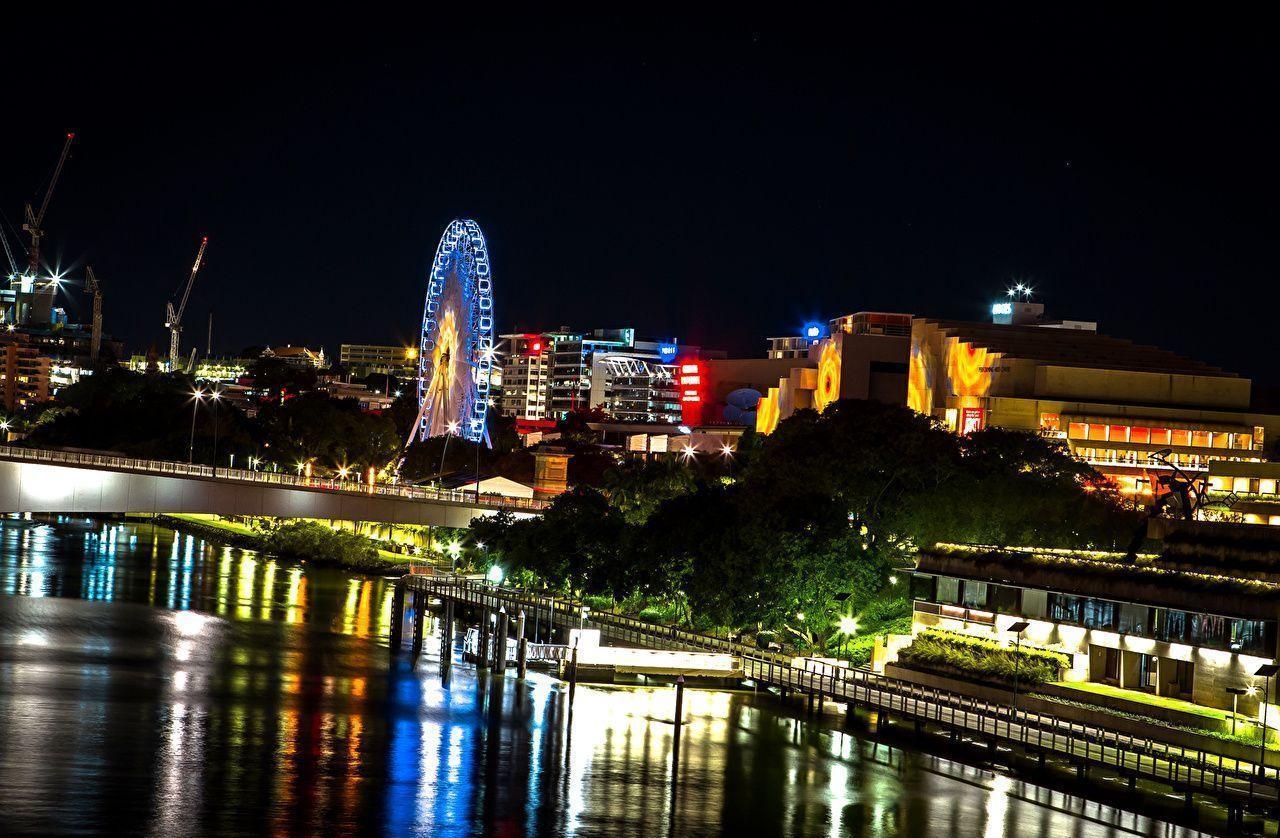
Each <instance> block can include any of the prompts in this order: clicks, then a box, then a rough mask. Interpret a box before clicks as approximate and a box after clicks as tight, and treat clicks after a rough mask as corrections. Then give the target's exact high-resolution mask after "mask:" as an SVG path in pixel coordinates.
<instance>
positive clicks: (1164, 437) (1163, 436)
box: [1151, 428, 1169, 445]
mask: <svg viewBox="0 0 1280 838" xmlns="http://www.w3.org/2000/svg"><path fill="white" fill-rule="evenodd" d="M1151 444H1152V445H1168V444H1169V429H1168V428H1152V429H1151Z"/></svg>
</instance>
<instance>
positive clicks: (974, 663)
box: [898, 630, 1070, 685]
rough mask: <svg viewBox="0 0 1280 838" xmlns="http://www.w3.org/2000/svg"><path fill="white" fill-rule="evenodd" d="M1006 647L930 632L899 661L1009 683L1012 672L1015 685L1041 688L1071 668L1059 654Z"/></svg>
mask: <svg viewBox="0 0 1280 838" xmlns="http://www.w3.org/2000/svg"><path fill="white" fill-rule="evenodd" d="M1016 657H1017V663H1016V665H1015V662H1014V661H1015V650H1014V649H1013V648H1011V647H1008V646H1001V645H1000V644H999V643H996V642H995V641H993V640H984V639H983V638H980V637H970V636H968V635H963V634H956V633H953V632H944V631H936V630H930V631H925V632H921V633H920V634H919V635H917V636H916V638H915V640H913V641H912V643H911V645H910V646H907V647H906V648H905V649H903V650H902V651H900V652H899V653H898V659H899V660H900V661H902V662H903V663H905V664H906V665H908V666H914V667H918V668H920V669H932V668H938V667H947V668H951V669H955V670H958V671H960V672H963V673H965V674H966V675H970V676H973V677H976V678H981V679H994V680H997V681H1002V682H1007V683H1012V682H1013V680H1014V673H1015V668H1016V672H1017V678H1018V681H1019V682H1021V683H1023V684H1027V685H1035V684H1043V683H1045V682H1047V681H1056V680H1058V677H1059V674H1060V672H1061V670H1062V669H1063V668H1065V667H1068V666H1070V660H1069V659H1068V658H1067V656H1066V655H1065V654H1063V653H1062V652H1053V651H1050V650H1048V649H1037V648H1035V647H1027V646H1023V647H1022V649H1021V650H1020V651H1018V652H1017V653H1016Z"/></svg>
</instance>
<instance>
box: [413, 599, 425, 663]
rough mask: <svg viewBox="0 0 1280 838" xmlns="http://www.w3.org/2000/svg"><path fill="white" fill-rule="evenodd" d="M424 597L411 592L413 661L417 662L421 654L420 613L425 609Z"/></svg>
mask: <svg viewBox="0 0 1280 838" xmlns="http://www.w3.org/2000/svg"><path fill="white" fill-rule="evenodd" d="M426 599H427V598H426V596H425V595H424V594H423V593H422V592H420V591H414V592H413V652H412V654H413V659H414V661H417V660H418V656H419V655H421V654H422V612H423V611H424V610H426V609H424V608H423V606H424V605H425V604H426Z"/></svg>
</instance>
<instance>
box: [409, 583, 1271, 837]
mask: <svg viewBox="0 0 1280 838" xmlns="http://www.w3.org/2000/svg"><path fill="white" fill-rule="evenodd" d="M402 584H404V585H405V586H406V589H407V590H408V591H411V592H415V593H425V594H427V595H429V596H435V597H440V598H441V599H448V600H454V601H455V602H458V603H465V604H467V605H471V606H475V607H479V608H482V609H489V610H493V611H497V610H498V609H500V608H505V609H506V611H507V613H508V614H514V613H517V612H519V611H521V610H526V611H530V612H534V611H536V612H537V613H539V614H541V615H542V616H543V619H547V618H548V617H549V616H551V617H554V618H555V620H556V622H558V623H559V624H560V625H562V626H565V625H577V624H578V622H579V620H580V619H581V618H582V617H581V615H582V605H581V604H580V603H578V602H576V601H573V600H566V599H563V598H553V597H547V596H542V595H540V594H536V593H532V592H527V591H519V590H513V589H509V588H494V587H490V586H488V585H485V584H483V583H478V582H475V581H471V580H464V579H458V578H451V577H431V576H413V577H405V580H404V582H402ZM586 619H587V622H589V623H591V624H592V625H593V626H595V627H597V628H600V629H601V630H602V631H603V632H605V633H606V634H608V635H609V636H610V637H611V638H613V639H614V640H616V641H621V642H624V643H629V644H633V645H636V646H648V647H652V648H668V649H688V650H696V651H719V652H728V653H731V654H733V655H735V656H737V657H739V658H740V659H741V660H742V669H743V677H744V678H746V679H749V680H751V681H754V682H756V683H757V684H760V685H762V686H771V687H776V688H779V689H782V690H792V691H797V692H801V693H804V694H806V695H809V696H812V697H814V698H817V699H831V700H834V701H839V702H844V703H846V704H849V705H851V706H856V707H862V708H865V709H868V710H873V711H877V712H878V713H881V714H888V715H890V716H895V717H898V718H901V719H905V720H908V721H912V722H914V723H916V725H917V726H919V727H923V726H924V725H926V724H927V725H932V726H935V727H937V728H941V729H944V730H947V731H949V732H951V733H952V734H953V735H957V736H958V735H962V734H963V735H964V736H966V737H968V738H973V739H979V740H982V741H984V742H986V743H988V745H989V746H990V747H992V748H995V747H997V746H998V745H999V744H1001V743H1003V744H1006V745H1016V746H1018V747H1020V748H1022V749H1024V750H1025V751H1026V752H1029V753H1033V754H1037V755H1039V757H1040V759H1041V760H1043V759H1044V756H1045V755H1055V756H1057V757H1058V758H1060V759H1062V760H1065V761H1067V762H1069V763H1071V764H1073V765H1075V766H1076V770H1077V773H1078V775H1079V776H1080V777H1081V778H1082V779H1083V778H1085V777H1086V776H1087V772H1088V770H1089V768H1090V767H1093V766H1097V767H1100V768H1106V769H1108V770H1110V771H1113V772H1115V773H1117V774H1119V775H1121V776H1123V777H1126V778H1128V779H1129V782H1130V785H1132V784H1133V783H1134V781H1136V780H1137V779H1144V780H1153V781H1156V782H1159V783H1162V784H1164V785H1166V786H1169V787H1170V788H1172V789H1174V790H1175V791H1178V792H1181V793H1184V794H1185V795H1186V797H1187V802H1188V805H1190V804H1191V803H1192V795H1193V794H1195V793H1200V794H1204V795H1207V796H1210V797H1213V798H1215V799H1217V800H1219V801H1222V802H1224V803H1226V804H1227V805H1228V806H1229V807H1230V808H1231V809H1232V810H1233V813H1234V815H1235V816H1236V817H1239V811H1238V810H1239V809H1240V808H1242V807H1248V808H1250V809H1254V810H1262V811H1265V812H1267V813H1268V815H1269V816H1274V815H1275V814H1276V811H1277V803H1278V802H1280V769H1278V768H1276V767H1271V766H1268V767H1265V768H1262V769H1260V768H1259V766H1258V764H1257V763H1256V762H1249V761H1247V760H1236V759H1231V758H1229V757H1224V756H1222V755H1221V754H1217V753H1213V752H1210V751H1204V750H1199V749H1195V748H1188V747H1183V746H1181V745H1175V744H1171V743H1168V742H1162V741H1160V740H1158V739H1150V738H1143V737H1141V736H1134V735H1131V734H1128V733H1124V732H1121V731H1117V730H1112V729H1109V728H1107V727H1105V726H1103V725H1091V724H1082V723H1079V722H1071V721H1067V720H1064V719H1059V718H1057V717H1055V716H1049V715H1045V714H1042V713H1033V712H1028V711H1025V710H1016V711H1015V710H1014V709H1013V708H1012V707H1011V706H1010V705H1007V704H998V703H992V702H987V701H983V700H981V699H977V698H973V697H971V696H968V695H964V694H961V693H955V692H950V691H947V690H941V689H934V688H930V687H924V686H920V685H917V684H913V683H911V682H910V681H904V680H900V679H897V678H890V677H888V676H885V675H879V674H877V673H875V672H872V671H870V670H868V669H858V668H835V667H831V668H829V669H827V671H824V672H814V671H809V670H804V669H800V668H797V667H794V666H792V665H791V658H790V657H789V656H783V655H780V654H776V653H770V652H764V651H761V650H759V649H755V648H753V647H751V646H747V645H745V644H741V643H736V642H733V641H729V640H725V639H723V638H717V637H711V636H708V635H703V634H698V633H695V632H689V631H684V630H682V629H676V628H672V627H668V626H660V625H655V624H653V623H648V622H645V621H643V620H638V619H635V618H634V617H628V616H625V615H622V614H616V613H613V612H606V611H595V610H592V611H591V612H590V614H589V616H588V617H587V618H586Z"/></svg>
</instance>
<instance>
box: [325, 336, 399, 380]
mask: <svg viewBox="0 0 1280 838" xmlns="http://www.w3.org/2000/svg"><path fill="white" fill-rule="evenodd" d="M338 363H339V364H341V366H342V367H343V368H344V369H345V370H346V371H347V374H348V375H349V376H350V377H351V378H353V379H357V378H365V377H367V376H369V375H374V374H378V375H392V376H395V377H396V378H400V379H404V380H408V379H411V378H412V379H417V377H418V350H417V349H416V348H415V347H412V346H381V345H376V344H363V343H344V344H342V345H341V347H339V349H338Z"/></svg>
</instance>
